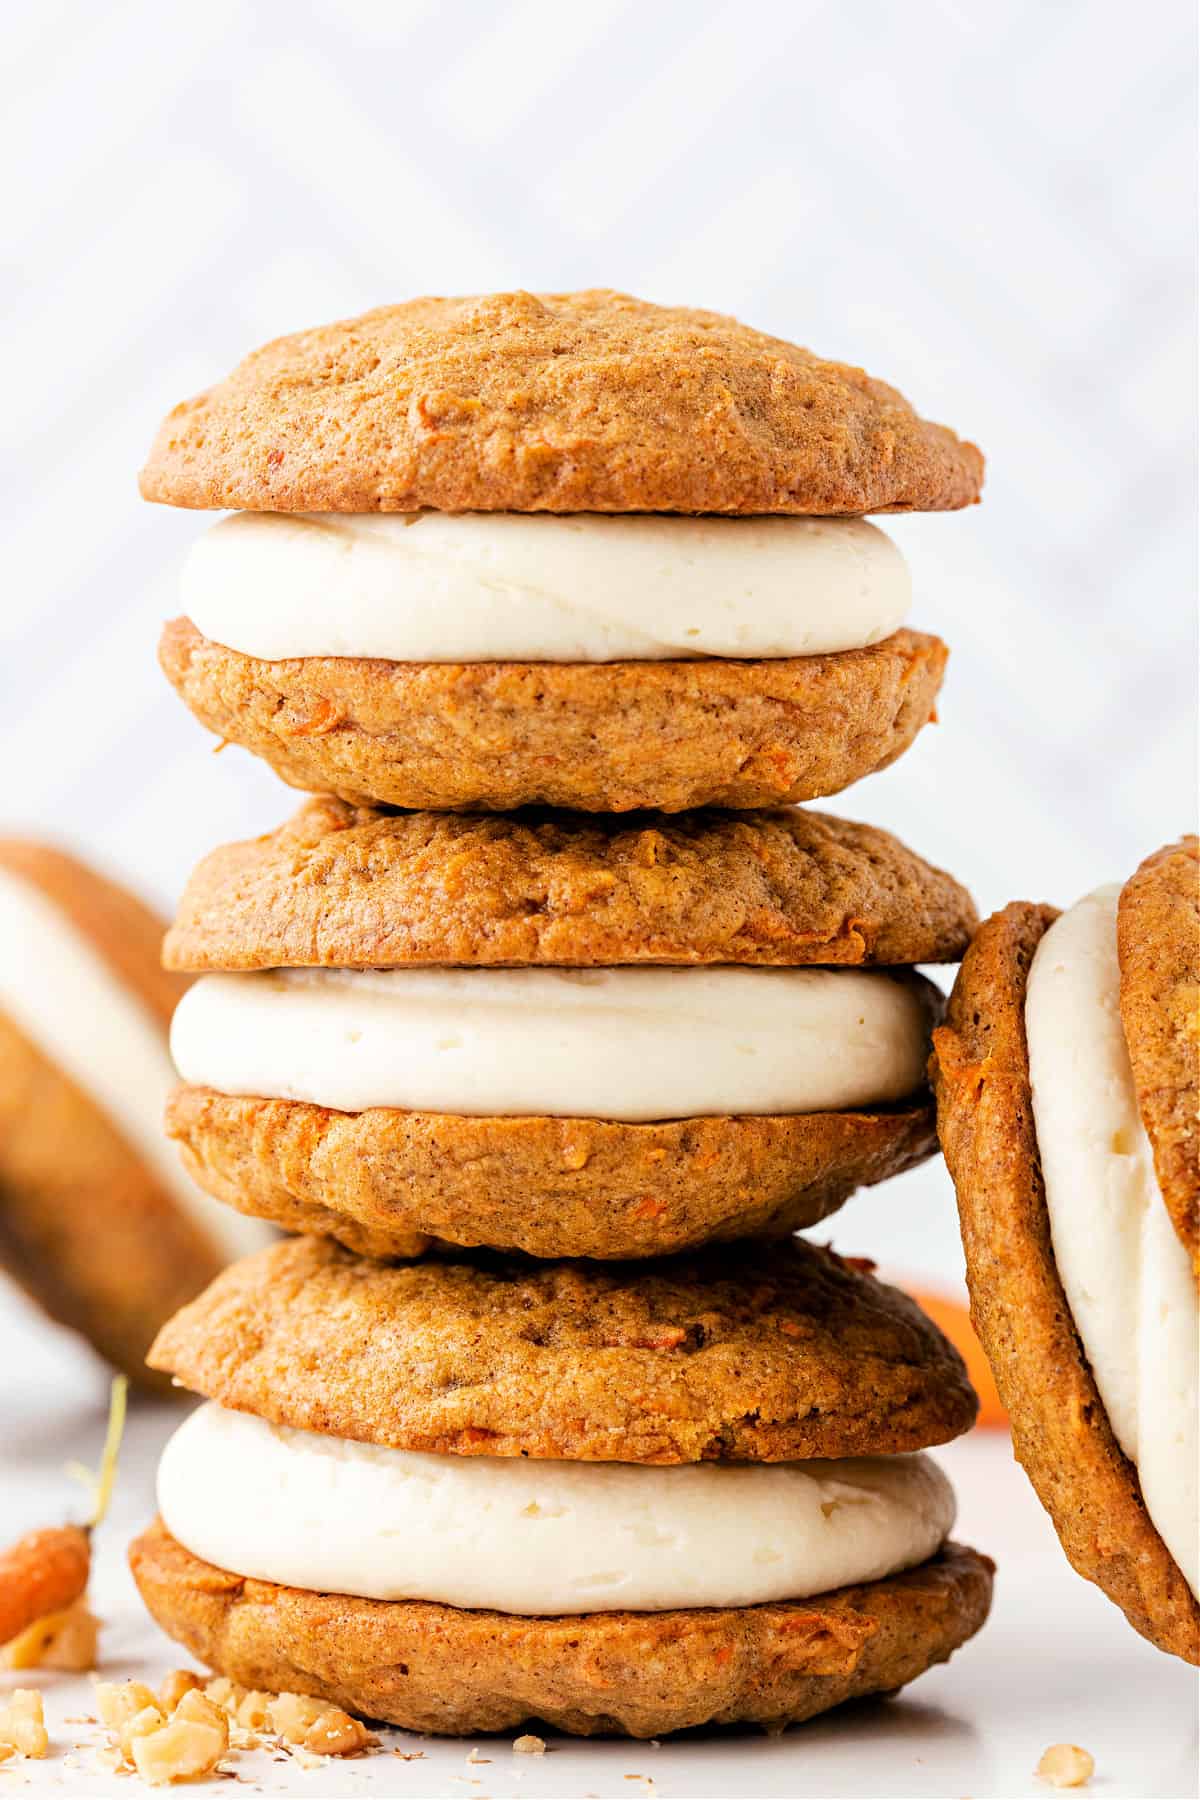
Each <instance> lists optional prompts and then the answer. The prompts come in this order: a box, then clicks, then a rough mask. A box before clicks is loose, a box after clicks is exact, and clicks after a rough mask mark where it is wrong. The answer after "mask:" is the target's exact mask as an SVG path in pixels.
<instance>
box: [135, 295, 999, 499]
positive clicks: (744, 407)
mask: <svg viewBox="0 0 1200 1800" xmlns="http://www.w3.org/2000/svg"><path fill="white" fill-rule="evenodd" d="M982 480H983V458H982V456H981V455H980V453H979V451H978V450H977V449H976V448H975V446H974V444H968V443H963V442H961V441H960V440H959V439H958V438H956V437H955V435H954V433H953V432H952V431H948V430H947V429H946V427H945V426H942V425H930V424H928V423H927V422H926V421H925V420H924V419H921V418H918V416H917V415H916V413H914V412H913V410H912V408H911V407H910V406H909V404H908V402H907V401H906V400H905V399H904V398H903V397H902V396H901V395H900V394H898V393H897V392H896V391H895V389H894V388H890V387H886V386H885V385H884V384H883V383H882V382H880V381H874V380H872V379H871V377H870V376H868V375H866V374H864V372H863V371H862V370H861V369H855V368H851V367H848V366H846V365H844V364H842V363H831V362H825V361H823V360H822V359H821V358H820V357H817V356H814V355H813V354H812V352H811V351H809V350H801V349H799V348H798V347H797V346H796V345H794V344H789V343H787V342H785V341H784V340H783V339H782V338H773V337H767V336H765V335H764V334H763V333H762V332H760V331H754V330H752V329H751V328H750V327H749V326H747V325H742V324H739V323H738V321H737V320H736V319H731V318H726V317H724V316H723V315H721V314H719V313H709V312H697V311H694V310H692V309H690V308H687V307H669V306H652V305H649V304H648V303H647V302H646V301H643V300H635V299H633V298H632V297H631V296H629V295H628V294H616V293H612V292H611V291H609V290H607V289H593V290H591V291H589V292H586V293H577V294H543V295H534V294H527V293H520V292H518V293H512V294H485V295H476V296H470V297H467V298H465V299H421V300H409V301H407V302H405V303H404V304H403V305H400V306H383V307H379V308H377V309H376V310H375V311H374V312H369V313H364V314H363V315H362V317H361V318H357V319H346V320H342V321H339V322H338V323H336V324H332V325H323V326H318V327H317V328H316V329H315V330H311V331H303V332H298V333H296V334H295V335H294V336H292V337H286V338H278V339H276V341H275V342H274V343H270V344H267V345H265V346H264V347H263V348H262V349H260V350H256V351H254V352H253V354H252V355H250V356H248V357H247V358H246V359H245V361H244V362H242V363H241V364H240V365H239V366H238V368H236V369H235V370H234V372H233V374H232V375H230V376H229V377H228V378H227V379H226V380H225V381H223V382H221V383H219V384H218V386H216V387H214V388H211V389H209V391H208V392H207V393H203V394H200V395H198V396H197V397H196V398H195V399H193V400H188V401H184V402H183V404H182V405H180V406H177V407H176V408H175V410H174V411H173V412H172V413H170V414H169V415H168V416H167V418H166V420H165V421H164V423H163V425H162V428H161V429H160V431H159V434H158V437H157V439H156V441H155V444H154V447H153V449H152V450H151V452H150V460H149V462H148V463H147V465H146V468H145V469H144V470H143V472H142V479H141V487H142V493H143V494H144V495H145V497H146V499H148V500H160V501H165V502H166V503H167V504H169V505H172V506H196V507H233V508H236V509H238V510H242V511H262V512H406V511H412V510H414V509H416V508H419V507H434V508H437V509H438V510H440V511H442V512H495V511H509V512H618V513H621V512H685V513H870V512H911V511H941V510H943V509H946V508H954V507H960V506H967V505H970V504H971V502H972V501H975V500H977V499H978V498H979V490H980V486H981V484H982Z"/></svg>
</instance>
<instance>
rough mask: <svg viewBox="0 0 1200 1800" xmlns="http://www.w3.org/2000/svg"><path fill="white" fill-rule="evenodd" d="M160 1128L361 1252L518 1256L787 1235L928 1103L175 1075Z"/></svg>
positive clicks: (283, 1219)
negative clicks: (636, 1112) (525, 1110)
mask: <svg viewBox="0 0 1200 1800" xmlns="http://www.w3.org/2000/svg"><path fill="white" fill-rule="evenodd" d="M166 1125H167V1132H168V1134H169V1136H170V1137H172V1138H173V1139H174V1140H175V1142H176V1143H177V1144H178V1146H179V1150H180V1154H181V1155H182V1157H183V1163H184V1167H185V1168H186V1169H187V1171H188V1173H189V1174H190V1175H191V1176H192V1177H193V1178H194V1179H195V1180H196V1181H197V1182H199V1184H200V1186H201V1187H203V1188H204V1189H205V1190H206V1191H207V1192H208V1193H210V1194H212V1195H213V1196H214V1197H215V1198H216V1199H218V1200H223V1201H224V1202H225V1204H226V1205H227V1206H232V1207H236V1208H237V1209H238V1210H239V1211H240V1212H245V1213H249V1214H251V1215H252V1216H254V1217H256V1218H260V1219H270V1220H271V1221H272V1223H273V1224H276V1225H280V1226H282V1227H283V1229H284V1230H285V1231H296V1232H320V1233H324V1234H328V1235H329V1236H331V1237H335V1238H337V1239H338V1241H339V1242H340V1243H343V1244H346V1245H348V1246H349V1247H350V1249H352V1250H358V1251H361V1252H362V1254H364V1255H366V1256H384V1257H395V1256H416V1255H419V1254H420V1252H421V1250H422V1249H423V1248H425V1246H426V1242H427V1240H428V1239H429V1238H441V1239H443V1240H445V1241H446V1242H447V1243H450V1244H460V1245H465V1246H473V1245H484V1244H486V1245H491V1246H492V1247H494V1248H498V1249H508V1250H523V1251H524V1252H525V1253H526V1254H527V1255H529V1256H593V1257H601V1258H604V1259H609V1258H613V1257H638V1256H666V1255H669V1254H671V1253H672V1252H673V1251H677V1250H686V1249H691V1248H693V1247H694V1246H696V1245H699V1244H704V1243H708V1242H710V1241H714V1240H719V1239H728V1238H744V1237H773V1238H775V1237H786V1236H788V1235H790V1233H791V1232H793V1231H799V1230H802V1229H803V1228H804V1227H806V1226H809V1225H816V1224H819V1222H820V1221H821V1220H822V1219H824V1218H827V1217H828V1216H829V1214H830V1213H833V1212H836V1211H837V1210H838V1208H839V1207H840V1206H842V1205H843V1203H844V1202H845V1201H846V1200H848V1199H849V1198H850V1196H851V1194H853V1193H854V1192H855V1190H856V1189H857V1188H860V1187H874V1186H875V1185H876V1184H877V1183H878V1182H881V1181H886V1180H888V1179H889V1178H890V1177H891V1176H893V1175H900V1174H903V1173H904V1171H905V1170H906V1169H911V1168H915V1167H916V1165H917V1164H918V1163H921V1162H924V1161H925V1160H926V1159H927V1158H928V1157H930V1156H932V1155H934V1154H935V1152H936V1149H937V1132H936V1129H935V1126H934V1115H933V1105H932V1102H931V1100H930V1099H929V1098H928V1097H927V1096H922V1098H921V1099H920V1100H919V1101H916V1102H914V1103H913V1104H912V1105H909V1106H904V1105H898V1106H894V1107H888V1108H883V1109H881V1110H880V1111H877V1112H861V1111H860V1112H825V1113H795V1114H790V1115H789V1114H777V1115H775V1116H774V1117H753V1116H751V1117H748V1118H729V1117H725V1118H719V1117H718V1118H701V1119H664V1120H659V1121H657V1122H652V1123H650V1124H644V1125H638V1124H628V1123H626V1122H625V1121H623V1120H617V1119H562V1118H501V1117H497V1118H472V1117H461V1116H459V1115H456V1114H453V1113H420V1112H406V1111H401V1110H400V1109H398V1108H395V1107H382V1106H378V1107H371V1108H369V1109H368V1110H367V1111H365V1112H357V1113H346V1112H335V1111H333V1110H332V1109H331V1108H329V1107H326V1106H313V1105H311V1104H308V1103H306V1102H304V1101H301V1100H263V1099H259V1098H256V1097H253V1096H238V1095H233V1094H220V1093H217V1092H216V1091H215V1090H214V1089H212V1088H197V1087H180V1088H177V1089H176V1090H175V1091H174V1093H173V1094H172V1095H171V1097H170V1099H169V1100H168V1102H167V1116H166Z"/></svg>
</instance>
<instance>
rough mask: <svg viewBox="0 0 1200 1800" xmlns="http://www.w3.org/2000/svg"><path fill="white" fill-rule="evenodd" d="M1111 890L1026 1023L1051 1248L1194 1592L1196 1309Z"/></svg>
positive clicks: (1197, 1554)
mask: <svg viewBox="0 0 1200 1800" xmlns="http://www.w3.org/2000/svg"><path fill="white" fill-rule="evenodd" d="M1120 891H1121V890H1120V887H1119V886H1110V887H1103V888H1099V889H1097V890H1096V892H1095V893H1092V894H1089V895H1088V896H1087V897H1086V898H1085V899H1083V900H1080V901H1079V902H1078V904H1077V905H1076V906H1073V907H1072V908H1071V909H1070V911H1069V912H1066V913H1064V914H1062V916H1061V917H1060V918H1059V919H1057V920H1056V921H1055V923H1054V924H1053V925H1052V926H1051V927H1050V929H1049V931H1047V932H1046V934H1045V936H1044V937H1043V938H1042V941H1041V943H1040V944H1039V945H1038V948H1037V952H1036V954H1035V956H1034V959H1033V963H1032V965H1031V968H1030V971H1029V987H1028V996H1027V1000H1026V1010H1025V1022H1026V1032H1027V1036H1028V1041H1029V1068H1030V1074H1031V1077H1032V1083H1033V1112H1034V1122H1035V1125H1036V1129H1037V1139H1038V1151H1039V1155H1040V1158H1041V1164H1042V1173H1043V1176H1044V1178H1045V1185H1046V1206H1047V1210H1048V1212H1049V1216H1050V1233H1051V1238H1052V1241H1053V1245H1054V1260H1055V1263H1056V1265H1057V1268H1058V1273H1059V1277H1060V1279H1061V1281H1062V1285H1063V1291H1064V1292H1065V1294H1066V1296H1067V1301H1068V1304H1069V1305H1070V1308H1071V1316H1072V1318H1073V1320H1074V1322H1075V1328H1076V1330H1077V1331H1078V1333H1079V1337H1080V1340H1081V1342H1082V1344H1083V1348H1084V1350H1085V1352H1086V1354H1087V1359H1088V1362H1089V1363H1090V1364H1091V1369H1092V1374H1093V1376H1094V1377H1095V1382H1096V1387H1097V1388H1098V1390H1099V1393H1100V1397H1101V1399H1102V1400H1103V1402H1104V1408H1105V1411H1106V1412H1107V1414H1108V1418H1109V1422H1110V1423H1111V1425H1112V1428H1113V1433H1114V1435H1115V1437H1116V1439H1117V1442H1118V1444H1119V1445H1120V1446H1121V1449H1122V1450H1123V1451H1124V1453H1125V1455H1126V1456H1127V1457H1128V1458H1129V1460H1130V1461H1131V1462H1132V1463H1134V1464H1135V1465H1136V1467H1137V1472H1138V1480H1139V1482H1140V1484H1141V1489H1142V1496H1143V1498H1144V1500H1145V1502H1146V1510H1147V1512H1148V1513H1149V1515H1150V1518H1151V1519H1152V1520H1153V1522H1154V1526H1155V1529H1156V1530H1157V1532H1158V1534H1159V1536H1160V1537H1161V1538H1162V1540H1163V1542H1164V1543H1165V1544H1166V1546H1167V1548H1168V1550H1169V1551H1170V1552H1171V1555H1172V1556H1173V1557H1174V1559H1175V1561H1176V1563H1177V1564H1178V1565H1179V1568H1180V1570H1181V1571H1182V1573H1183V1575H1184V1577H1185V1579H1186V1580H1187V1583H1188V1586H1189V1587H1190V1588H1191V1590H1192V1592H1193V1593H1194V1594H1195V1593H1197V1592H1198V1591H1200V1493H1198V1473H1200V1429H1198V1416H1200V1415H1198V1411H1197V1404H1198V1391H1197V1370H1198V1362H1200V1318H1198V1308H1197V1296H1196V1288H1195V1284H1194V1282H1193V1280H1192V1273H1191V1268H1190V1265H1189V1261H1188V1256H1187V1252H1186V1250H1185V1249H1184V1247H1183V1245H1182V1244H1181V1243H1180V1241H1179V1239H1178V1238H1177V1236H1176V1235H1175V1232H1174V1229H1173V1228H1172V1225H1171V1221H1170V1218H1169V1216H1168V1214H1167V1209H1166V1207H1165V1205H1164V1204H1163V1199H1162V1195H1161V1193H1160V1192H1159V1188H1158V1183H1157V1180H1156V1178H1155V1173H1154V1162H1153V1157H1152V1154H1151V1150H1150V1145H1149V1143H1148V1141H1147V1139H1146V1133H1145V1130H1144V1128H1143V1126H1142V1121H1141V1117H1140V1114H1139V1111H1138V1105H1137V1096H1136V1092H1135V1089H1134V1083H1133V1074H1132V1071H1131V1069H1130V1066H1129V1051H1128V1048H1127V1046H1126V1042H1125V1034H1124V1031H1123V1029H1122V1024H1121V1011H1120V971H1119V965H1118V960H1117V902H1118V899H1119V896H1120Z"/></svg>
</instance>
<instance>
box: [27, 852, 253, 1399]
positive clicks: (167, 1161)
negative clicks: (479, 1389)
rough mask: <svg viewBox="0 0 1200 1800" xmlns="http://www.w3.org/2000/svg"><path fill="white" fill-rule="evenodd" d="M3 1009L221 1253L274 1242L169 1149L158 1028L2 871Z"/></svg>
mask: <svg viewBox="0 0 1200 1800" xmlns="http://www.w3.org/2000/svg"><path fill="white" fill-rule="evenodd" d="M0 1006H2V1007H3V1009H4V1011H5V1012H6V1013H7V1014H8V1015H9V1016H10V1017H11V1018H12V1019H13V1020H15V1022H16V1024H17V1025H18V1026H19V1027H20V1029H21V1030H22V1031H24V1032H25V1033H26V1035H27V1036H28V1037H29V1038H30V1039H31V1040H32V1041H33V1043H35V1044H36V1045H37V1046H38V1048H39V1049H40V1050H42V1051H43V1052H44V1053H45V1055H46V1056H47V1057H49V1058H50V1060H51V1061H52V1062H54V1063H57V1064H58V1066H59V1067H60V1068H61V1069H63V1070H65V1072H66V1073H67V1075H69V1076H70V1077H71V1079H72V1080H73V1081H74V1082H75V1083H76V1084H77V1085H78V1086H79V1087H81V1088H82V1089H83V1090H84V1092H85V1093H88V1094H90V1095H91V1097H92V1099H93V1100H94V1101H95V1102H96V1104H97V1106H99V1108H100V1109H101V1111H102V1112H104V1113H105V1114H106V1115H107V1116H108V1118H109V1119H110V1120H111V1121H112V1123H113V1124H114V1125H115V1126H116V1128H117V1130H118V1131H119V1132H120V1133H121V1134H122V1135H123V1137H124V1138H125V1139H126V1141H127V1142H128V1143H129V1144H131V1145H132V1146H133V1148H134V1149H135V1150H136V1152H137V1153H138V1155H139V1156H140V1157H141V1158H142V1159H143V1160H144V1161H145V1162H146V1163H148V1164H149V1166H150V1168H151V1169H153V1171H154V1173H155V1175H156V1176H157V1177H158V1179H159V1181H161V1182H162V1184H163V1186H164V1187H165V1188H166V1190H167V1192H168V1193H169V1194H171V1195H172V1196H173V1197H174V1199H175V1201H176V1202H177V1204H178V1205H179V1206H180V1207H181V1208H182V1209H183V1210H184V1211H185V1212H187V1213H188V1214H190V1215H191V1217H192V1218H193V1219H194V1220H195V1222H196V1223H197V1225H199V1227H200V1229H201V1230H202V1231H203V1232H204V1233H205V1234H206V1236H207V1237H208V1238H209V1240H210V1242H212V1243H213V1244H214V1245H215V1246H216V1247H217V1250H218V1252H219V1253H220V1254H222V1255H224V1256H226V1257H228V1258H230V1259H231V1260H232V1259H233V1258H234V1257H238V1256H244V1255H246V1254H247V1253H248V1252H249V1251H251V1250H257V1249H260V1248H261V1246H262V1245H263V1244H264V1243H267V1242H268V1241H269V1238H270V1232H269V1230H268V1228H267V1227H265V1226H264V1225H262V1224H261V1223H260V1221H259V1220H257V1219H247V1218H243V1217H242V1215H241V1214H240V1213H235V1212H234V1211H233V1210H232V1209H231V1208H230V1207H228V1206H222V1205H221V1203H220V1202H219V1201H218V1200H213V1199H211V1198H210V1196H209V1195H208V1194H205V1193H202V1192H201V1190H200V1189H199V1188H198V1187H197V1186H196V1184H195V1182H193V1181H192V1180H191V1179H190V1178H189V1177H188V1176H187V1175H185V1173H184V1170H183V1165H182V1163H181V1162H180V1160H179V1156H178V1153H177V1151H176V1149H175V1146H174V1144H172V1143H169V1142H168V1140H167V1138H166V1136H165V1134H164V1132H163V1123H162V1120H163V1108H164V1106H165V1105H166V1102H167V1095H168V1094H169V1093H170V1091H171V1089H172V1088H173V1087H174V1086H175V1072H174V1070H173V1069H172V1067H171V1058H170V1056H169V1055H168V1052H167V1037H166V1032H165V1031H164V1030H163V1028H162V1026H161V1024H160V1023H159V1021H158V1020H157V1019H156V1018H154V1017H153V1016H152V1014H151V1013H150V1012H149V1010H148V1009H147V1008H146V1007H145V1006H144V1005H143V1003H142V1001H141V1000H140V998H139V997H138V995H137V994H135V993H134V992H133V990H132V989H131V988H130V987H128V986H127V985H126V983H125V982H123V981H120V980H118V979H117V977H116V976H115V975H114V974H113V972H112V970H111V969H110V968H109V966H108V964H107V963H106V962H105V960H104V958H103V957H102V956H101V955H100V954H99V952H98V951H97V950H96V949H94V947H93V945H92V943H91V941H90V939H88V938H87V937H85V936H84V935H83V934H82V933H81V932H78V931H76V930H75V928H74V926H73V925H72V924H71V922H70V920H69V919H68V918H67V917H66V916H65V914H64V913H63V912H61V911H60V909H59V908H58V907H57V906H55V905H54V904H53V903H52V902H51V901H50V900H48V899H47V898H46V896H45V895H44V894H43V893H42V892H41V890H40V889H39V888H38V887H37V886H36V885H35V884H34V883H33V882H31V881H25V880H23V879H22V878H21V877H20V876H17V875H13V874H10V873H9V872H8V871H7V870H3V871H0ZM82 1225H83V1229H84V1230H85V1231H86V1229H87V1221H86V1220H83V1221H82ZM2 1421H3V1399H2V1396H0V1424H2Z"/></svg>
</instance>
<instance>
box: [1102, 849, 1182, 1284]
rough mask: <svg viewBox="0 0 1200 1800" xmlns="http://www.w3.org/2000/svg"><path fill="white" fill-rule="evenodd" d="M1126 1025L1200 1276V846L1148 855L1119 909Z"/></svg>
mask: <svg viewBox="0 0 1200 1800" xmlns="http://www.w3.org/2000/svg"><path fill="white" fill-rule="evenodd" d="M1117 951H1118V955H1119V957H1120V962H1121V1023H1122V1025H1123V1027H1124V1030H1125V1041H1126V1043H1127V1044H1128V1045H1129V1060H1130V1062H1131V1064H1132V1066H1133V1079H1134V1083H1135V1085H1136V1087H1137V1097H1138V1106H1139V1108H1140V1110H1141V1114H1142V1122H1143V1123H1144V1125H1145V1127H1146V1135H1147V1137H1148V1138H1149V1139H1150V1146H1151V1149H1152V1150H1153V1152H1154V1167H1155V1171H1156V1173H1157V1175H1158V1185H1159V1187H1160V1188H1161V1189H1162V1196H1163V1199H1164V1200H1165V1202H1166V1205H1167V1211H1168V1212H1169V1213H1170V1215H1171V1219H1172V1222H1173V1223H1174V1226H1175V1230H1176V1231H1177V1232H1178V1234H1179V1239H1180V1242H1181V1243H1182V1244H1183V1246H1184V1248H1185V1250H1186V1251H1187V1252H1188V1255H1189V1256H1190V1257H1191V1259H1192V1266H1193V1268H1194V1269H1195V1271H1196V1274H1197V1276H1198V1277H1200V839H1197V838H1195V837H1185V838H1181V839H1180V840H1179V842H1178V843H1177V844H1168V845H1166V847H1165V848H1164V849H1162V850H1158V851H1156V852H1155V854H1154V855H1153V856H1148V857H1147V858H1146V860H1145V862H1144V863H1143V864H1142V865H1141V867H1140V868H1139V869H1138V870H1137V871H1136V873H1135V874H1134V875H1132V876H1131V877H1130V879H1129V880H1128V881H1127V882H1126V883H1125V886H1124V888H1123V889H1122V890H1121V899H1120V902H1119V904H1118V907H1117Z"/></svg>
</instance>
